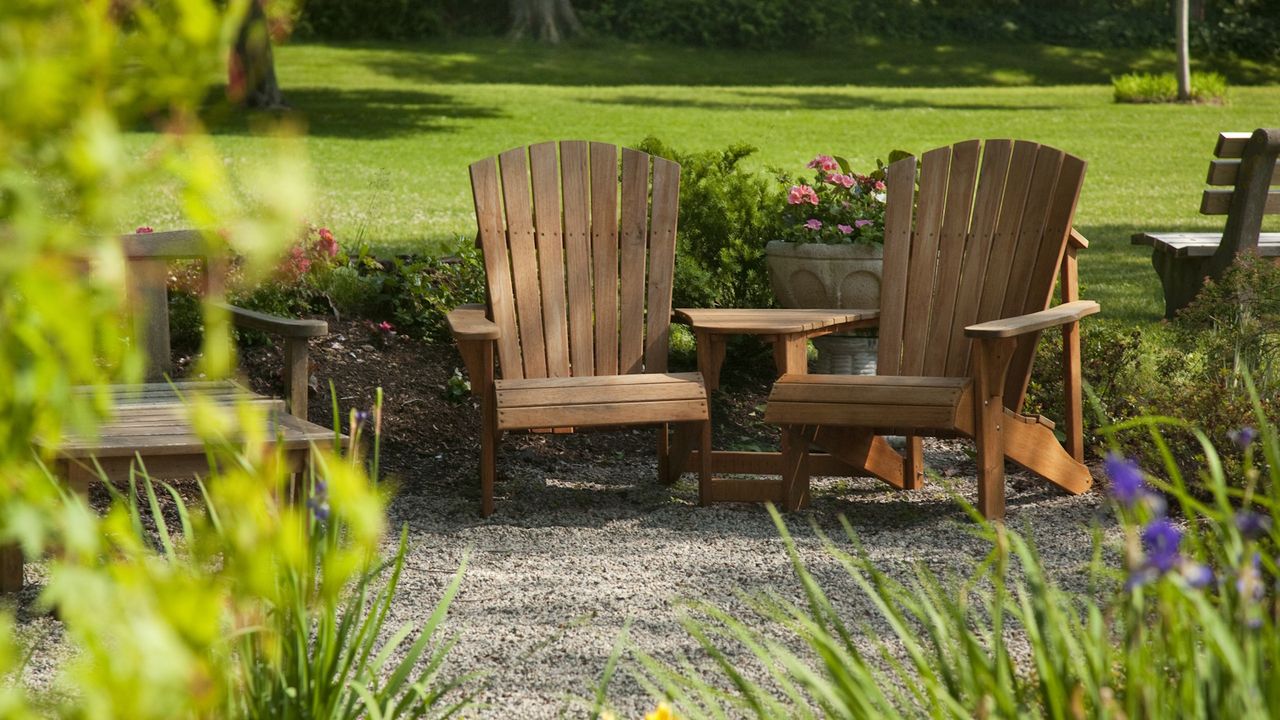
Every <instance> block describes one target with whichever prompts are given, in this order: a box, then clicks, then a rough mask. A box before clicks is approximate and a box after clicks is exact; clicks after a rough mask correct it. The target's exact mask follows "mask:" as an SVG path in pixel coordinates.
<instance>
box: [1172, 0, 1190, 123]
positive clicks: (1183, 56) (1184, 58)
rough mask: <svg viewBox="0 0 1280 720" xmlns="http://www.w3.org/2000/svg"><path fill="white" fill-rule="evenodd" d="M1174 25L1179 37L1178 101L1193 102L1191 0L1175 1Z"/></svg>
mask: <svg viewBox="0 0 1280 720" xmlns="http://www.w3.org/2000/svg"><path fill="white" fill-rule="evenodd" d="M1173 8H1174V13H1173V14H1174V23H1175V24H1176V26H1177V35H1178V73H1177V75H1178V101H1179V102H1188V101H1189V100H1191V48H1190V42H1191V38H1190V35H1191V33H1190V28H1189V23H1188V18H1189V16H1190V14H1191V13H1190V0H1174V2H1173Z"/></svg>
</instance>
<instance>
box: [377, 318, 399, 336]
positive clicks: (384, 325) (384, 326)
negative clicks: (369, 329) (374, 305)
mask: <svg viewBox="0 0 1280 720" xmlns="http://www.w3.org/2000/svg"><path fill="white" fill-rule="evenodd" d="M378 329H379V330H381V331H382V332H385V333H389V332H392V331H393V330H395V329H396V328H395V326H394V325H392V324H391V323H389V322H387V321H386V320H383V321H382V322H380V323H378Z"/></svg>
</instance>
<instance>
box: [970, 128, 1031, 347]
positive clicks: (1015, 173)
mask: <svg viewBox="0 0 1280 720" xmlns="http://www.w3.org/2000/svg"><path fill="white" fill-rule="evenodd" d="M1039 149H1040V146H1039V145H1038V144H1036V143H1032V142H1025V141H1021V140H1019V141H1017V142H1015V143H1014V144H1013V154H1012V156H1011V158H1010V160H1009V174H1008V175H1007V177H1006V178H1005V186H1004V197H1003V198H1002V199H1001V201H1000V219H999V220H997V221H996V233H995V236H994V237H993V238H992V240H991V253H990V255H989V256H988V260H987V272H986V274H985V275H984V279H983V282H982V285H983V287H982V299H981V301H979V303H978V316H977V318H975V319H976V320H977V321H978V322H984V321H986V320H994V319H996V318H998V317H1000V314H1001V312H1002V311H1003V310H1004V294H1005V288H1006V287H1008V283H1009V273H1010V271H1011V269H1012V267H1011V263H1012V262H1013V258H1014V252H1015V251H1016V249H1017V246H1018V230H1019V227H1020V226H1021V223H1022V212H1023V210H1024V209H1025V207H1026V203H1027V192H1028V191H1029V190H1030V188H1031V173H1032V171H1033V170H1035V163H1036V155H1037V152H1038V150H1039Z"/></svg>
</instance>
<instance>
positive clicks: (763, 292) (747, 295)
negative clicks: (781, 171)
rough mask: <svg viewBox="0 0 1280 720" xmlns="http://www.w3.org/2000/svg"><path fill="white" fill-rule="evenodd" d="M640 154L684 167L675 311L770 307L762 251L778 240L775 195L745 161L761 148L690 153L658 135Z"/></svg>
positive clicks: (642, 145) (736, 146) (735, 147)
mask: <svg viewBox="0 0 1280 720" xmlns="http://www.w3.org/2000/svg"><path fill="white" fill-rule="evenodd" d="M639 149H640V150H643V151H645V152H647V153H650V154H653V155H657V156H660V157H664V158H667V159H669V160H672V161H674V162H677V163H679V164H680V224H679V228H678V231H677V236H676V270H675V280H674V283H675V285H674V292H673V297H674V301H675V304H676V306H677V307H680V306H683V307H769V306H770V305H772V304H773V295H772V293H771V292H770V291H769V280H768V271H767V270H766V268H765V264H764V245H765V242H767V241H768V240H769V239H772V238H774V237H777V234H776V233H777V230H776V228H777V227H778V221H777V216H776V214H775V212H774V208H775V207H776V203H777V200H776V198H777V192H776V190H775V189H774V188H773V187H772V186H771V184H770V183H769V181H768V180H767V179H766V178H765V177H764V176H763V174H761V173H757V172H752V171H750V170H748V169H747V168H746V167H745V166H744V163H745V161H746V160H747V158H749V157H750V156H751V155H752V154H753V153H755V152H756V148H754V147H752V146H750V145H746V144H743V143H739V144H734V145H730V146H729V147H727V148H725V149H724V150H710V151H705V152H697V153H685V152H681V151H679V150H676V149H675V148H672V147H670V146H668V145H666V144H664V143H663V142H662V141H661V140H658V139H657V138H654V137H648V138H645V140H644V141H643V142H641V143H640V145H639Z"/></svg>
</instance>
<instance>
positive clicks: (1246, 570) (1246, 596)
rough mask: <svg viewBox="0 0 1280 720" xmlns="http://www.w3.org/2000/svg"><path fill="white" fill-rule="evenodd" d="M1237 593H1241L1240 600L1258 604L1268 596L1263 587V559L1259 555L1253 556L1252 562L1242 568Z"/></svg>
mask: <svg viewBox="0 0 1280 720" xmlns="http://www.w3.org/2000/svg"><path fill="white" fill-rule="evenodd" d="M1236 592H1238V593H1240V599H1241V600H1246V601H1250V600H1251V601H1253V602H1257V601H1259V600H1261V599H1262V598H1263V596H1264V595H1265V594H1266V588H1264V587H1263V586H1262V558H1261V557H1260V556H1259V555H1258V553H1254V554H1253V558H1252V559H1251V561H1250V562H1249V563H1248V564H1247V565H1245V566H1244V567H1242V568H1240V574H1239V575H1238V576H1237V577H1236Z"/></svg>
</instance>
